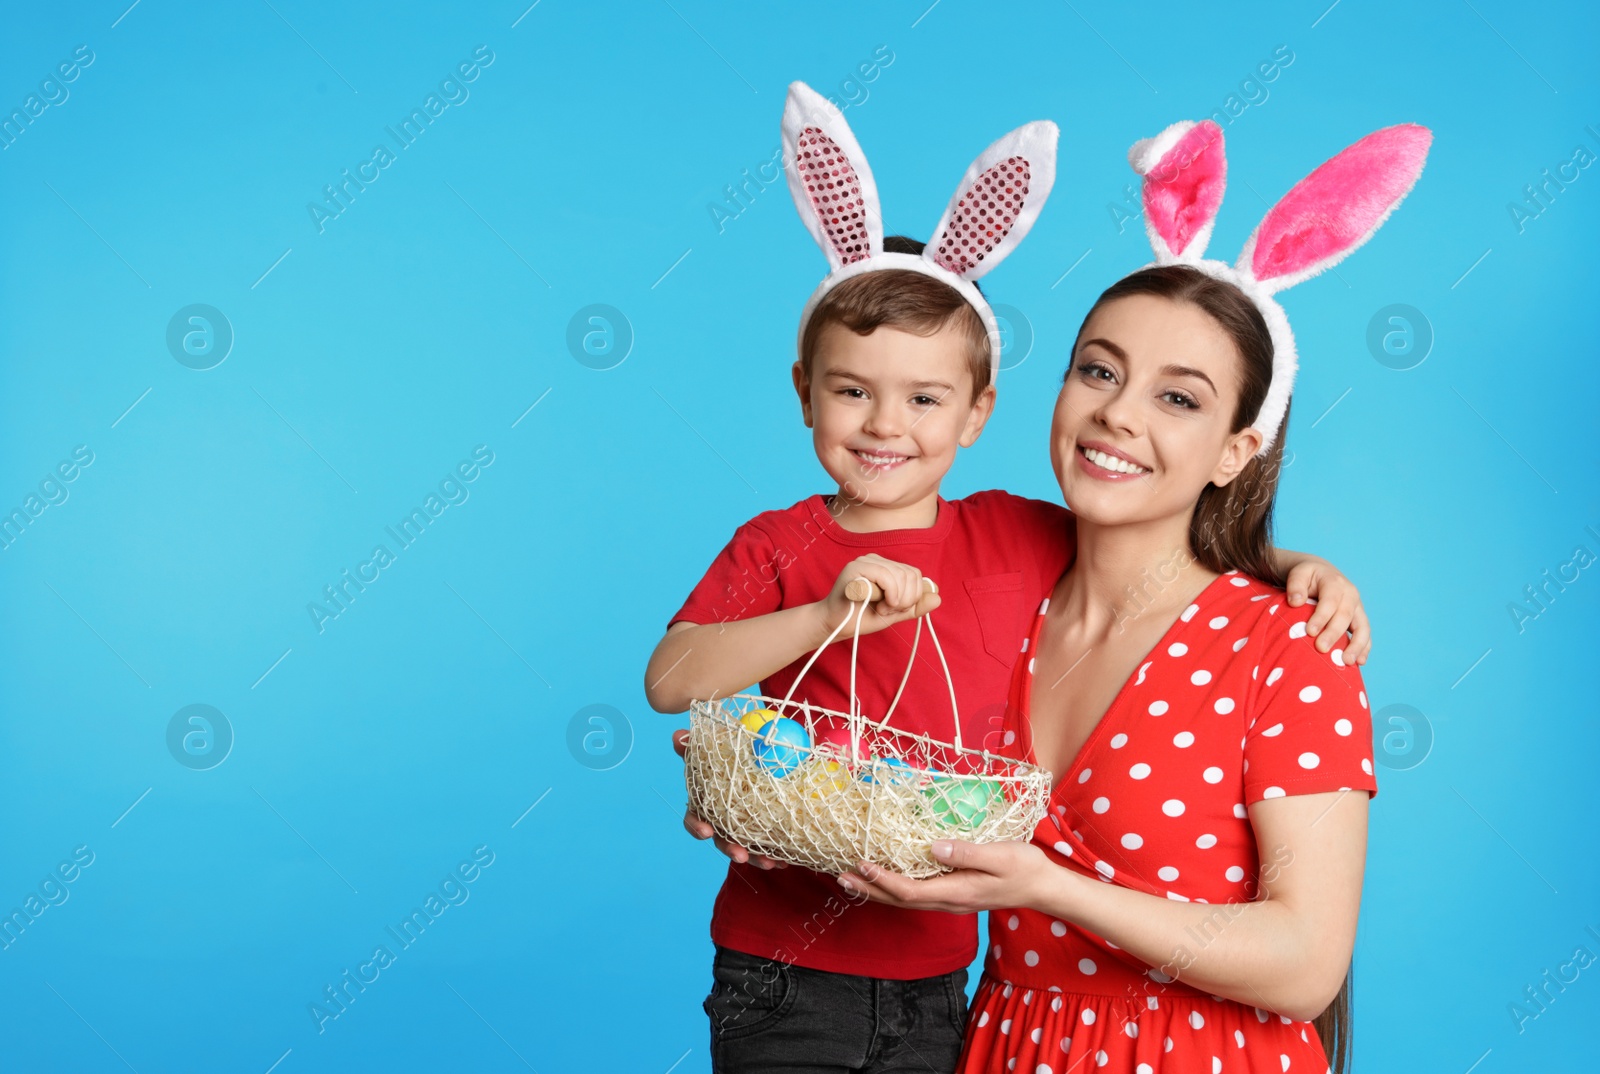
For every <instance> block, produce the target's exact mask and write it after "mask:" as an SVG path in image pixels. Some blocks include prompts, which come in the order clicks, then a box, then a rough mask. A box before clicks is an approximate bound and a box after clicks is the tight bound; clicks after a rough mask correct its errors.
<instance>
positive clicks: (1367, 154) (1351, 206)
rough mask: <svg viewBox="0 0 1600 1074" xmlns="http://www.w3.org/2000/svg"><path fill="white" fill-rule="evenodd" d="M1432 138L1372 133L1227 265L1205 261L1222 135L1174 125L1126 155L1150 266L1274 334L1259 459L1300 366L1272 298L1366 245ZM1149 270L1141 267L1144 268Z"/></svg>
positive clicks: (1286, 201) (1322, 171) (1273, 216)
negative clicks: (1207, 283) (1228, 294)
mask: <svg viewBox="0 0 1600 1074" xmlns="http://www.w3.org/2000/svg"><path fill="white" fill-rule="evenodd" d="M1432 141H1433V133H1432V132H1431V131H1429V130H1428V129H1427V128H1426V127H1419V126H1417V125H1416V124H1414V123H1403V124H1400V125H1399V126H1395V127H1385V128H1383V129H1382V130H1377V131H1373V132H1372V133H1371V134H1369V135H1367V136H1366V137H1365V138H1362V139H1361V140H1360V141H1358V142H1356V143H1355V144H1354V145H1351V146H1349V147H1348V148H1346V149H1345V150H1344V151H1342V152H1341V153H1339V154H1338V155H1337V156H1335V157H1334V158H1333V159H1332V160H1329V161H1327V162H1326V163H1324V164H1323V165H1322V166H1321V167H1319V168H1317V170H1316V171H1314V172H1312V173H1311V174H1310V175H1308V176H1306V177H1305V178H1304V179H1302V180H1300V182H1299V183H1297V184H1295V186H1294V188H1293V189H1292V190H1290V191H1289V193H1287V194H1285V195H1284V196H1283V198H1282V200H1280V201H1279V202H1278V203H1277V204H1276V205H1274V206H1273V207H1272V208H1271V209H1269V210H1268V211H1267V215H1266V216H1264V217H1262V219H1261V223H1259V224H1257V225H1256V229H1255V231H1253V232H1252V233H1251V234H1250V238H1249V239H1248V240H1246V242H1245V244H1244V249H1243V250H1241V251H1240V252H1239V260H1238V261H1237V262H1235V263H1234V264H1233V265H1228V264H1225V263H1224V262H1221V261H1209V260H1204V259H1203V258H1202V255H1203V254H1204V253H1205V249H1206V243H1207V242H1208V241H1210V239H1211V227H1212V224H1213V223H1214V222H1215V221H1216V216H1217V209H1218V208H1219V207H1220V206H1221V205H1222V190H1223V186H1224V185H1225V184H1226V181H1227V172H1228V163H1227V159H1226V158H1225V157H1224V156H1223V150H1222V128H1220V127H1218V126H1217V124H1216V123H1214V122H1212V121H1211V120H1209V119H1207V120H1202V121H1201V122H1199V123H1193V122H1190V121H1188V120H1185V121H1183V122H1180V123H1174V124H1173V125H1172V126H1170V127H1168V128H1167V129H1166V130H1164V131H1162V132H1161V133H1160V134H1158V135H1156V136H1155V137H1154V138H1146V139H1145V140H1144V141H1142V142H1138V143H1136V144H1135V145H1134V147H1133V148H1132V149H1130V150H1129V151H1128V163H1129V164H1131V165H1133V170H1134V171H1136V172H1138V173H1139V174H1140V175H1142V176H1144V226H1145V231H1146V233H1147V234H1148V235H1149V236H1150V246H1151V248H1152V249H1153V250H1154V251H1155V255H1156V259H1155V261H1154V262H1152V265H1188V266H1190V267H1192V268H1195V269H1198V270H1200V271H1201V272H1204V273H1205V274H1206V275H1208V276H1213V277H1215V278H1216V279H1219V280H1225V281H1227V282H1228V283H1231V284H1233V285H1234V286H1235V287H1237V288H1239V290H1241V291H1243V292H1244V293H1245V295H1246V296H1247V297H1249V298H1250V300H1251V301H1252V302H1254V303H1255V304H1256V307H1257V308H1258V309H1259V310H1260V311H1261V316H1262V317H1263V318H1264V319H1265V320H1266V322H1267V329H1268V330H1269V331H1270V332H1271V334H1272V350H1273V358H1272V384H1271V386H1270V387H1269V388H1268V389H1267V397H1266V398H1265V399H1264V400H1262V403H1261V412H1260V413H1259V414H1257V415H1256V419H1255V421H1253V422H1251V425H1252V426H1253V427H1254V428H1256V429H1257V430H1259V431H1260V433H1261V435H1262V437H1263V441H1262V444H1261V450H1260V451H1259V452H1257V454H1258V455H1265V454H1266V452H1267V449H1268V448H1270V447H1271V446H1272V443H1273V441H1274V440H1276V439H1277V436H1278V430H1279V429H1280V428H1281V427H1282V425H1283V416H1284V414H1285V413H1286V412H1287V411H1288V409H1289V395H1290V393H1291V392H1292V391H1293V390H1294V374H1295V369H1296V367H1297V365H1298V361H1297V359H1296V355H1295V347H1294V333H1293V332H1291V331H1290V330H1289V318H1288V317H1287V316H1286V315H1285V314H1284V312H1283V307H1282V306H1280V305H1278V302H1277V300H1276V299H1275V298H1273V297H1272V296H1273V295H1274V294H1276V293H1277V292H1279V291H1282V290H1283V289H1284V288H1287V287H1293V286H1294V285H1295V284H1297V283H1300V282H1302V281H1304V280H1308V279H1310V278H1311V277H1313V276H1315V275H1317V273H1319V272H1321V271H1322V270H1323V269H1326V268H1332V267H1333V266H1334V265H1337V264H1338V263H1339V262H1340V261H1343V260H1344V259H1345V258H1346V257H1348V256H1350V254H1351V253H1352V252H1354V251H1355V250H1356V248H1357V247H1359V246H1360V245H1361V244H1362V243H1364V242H1366V241H1367V240H1368V239H1370V238H1372V235H1373V233H1374V232H1375V231H1377V230H1378V228H1379V227H1380V226H1382V224H1383V222H1384V221H1385V220H1387V219H1388V218H1389V214H1390V213H1391V212H1393V211H1394V210H1395V208H1396V206H1398V205H1399V204H1400V201H1401V199H1403V198H1404V197H1405V196H1406V194H1408V193H1409V192H1410V191H1411V187H1412V186H1413V185H1414V184H1415V183H1416V181H1417V178H1418V176H1420V175H1421V174H1422V165H1423V162H1424V161H1426V160H1427V157H1428V146H1429V144H1430V143H1431V142H1432ZM1152 265H1146V266H1145V268H1150V267H1152Z"/></svg>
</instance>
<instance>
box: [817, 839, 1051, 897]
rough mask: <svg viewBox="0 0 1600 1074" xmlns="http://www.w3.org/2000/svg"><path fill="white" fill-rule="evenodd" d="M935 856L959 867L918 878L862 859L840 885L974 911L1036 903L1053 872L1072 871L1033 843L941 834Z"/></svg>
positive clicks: (873, 894)
mask: <svg viewBox="0 0 1600 1074" xmlns="http://www.w3.org/2000/svg"><path fill="white" fill-rule="evenodd" d="M933 856H934V857H936V858H938V859H939V860H940V861H942V862H944V863H945V864H947V865H953V866H955V872H953V873H944V874H942V875H940V876H930V877H928V878H927V879H926V880H912V879H911V878H910V877H907V876H905V875H904V874H901V873H897V872H893V871H892V870H889V869H885V868H883V867H881V866H878V865H874V864H872V863H871V862H862V863H861V864H860V865H859V866H857V868H856V869H855V870H854V871H852V872H847V873H841V874H839V886H840V887H842V888H844V889H845V890H846V891H850V892H855V891H859V892H862V893H863V894H865V895H866V896H867V897H868V898H869V899H871V900H872V901H874V902H881V903H887V904H889V905H890V906H903V907H906V908H907V909H911V910H943V911H944V912H945V913H947V914H973V913H977V912H978V911H980V910H1003V909H1009V908H1010V907H1013V906H1032V905H1033V904H1034V903H1035V902H1036V901H1037V899H1036V893H1037V892H1038V891H1039V890H1040V888H1041V887H1042V886H1044V885H1046V884H1048V882H1049V881H1050V880H1051V879H1054V877H1053V875H1052V874H1061V875H1062V876H1065V875H1067V874H1068V870H1065V869H1061V868H1060V867H1058V866H1056V865H1055V864H1054V863H1052V862H1051V861H1050V859H1049V857H1047V856H1046V855H1045V852H1044V851H1043V850H1040V849H1039V848H1038V847H1036V846H1034V845H1033V844H1032V843H1022V842H1009V843H984V844H978V843H967V842H963V841H961V840H958V839H949V840H946V839H940V840H936V841H935V842H934V844H933Z"/></svg>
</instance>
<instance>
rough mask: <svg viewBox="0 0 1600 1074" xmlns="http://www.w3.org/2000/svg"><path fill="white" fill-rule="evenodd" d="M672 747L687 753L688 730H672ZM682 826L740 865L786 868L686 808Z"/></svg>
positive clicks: (680, 755) (786, 863) (779, 862)
mask: <svg viewBox="0 0 1600 1074" xmlns="http://www.w3.org/2000/svg"><path fill="white" fill-rule="evenodd" d="M672 748H673V749H674V750H676V751H677V753H678V756H679V757H682V756H683V755H684V754H686V753H688V752H689V732H688V731H684V730H678V731H674V732H672ZM683 828H684V831H686V832H688V833H689V834H690V835H692V836H694V837H695V838H696V839H709V840H711V845H712V846H714V847H716V848H717V849H718V850H720V851H722V852H723V853H724V854H726V855H727V856H728V859H729V860H730V861H736V862H738V863H739V864H740V865H744V864H746V863H748V864H750V865H754V866H755V867H756V868H757V869H787V868H788V867H789V863H788V862H786V861H778V860H776V859H774V858H769V857H767V856H766V855H765V854H752V853H750V851H749V850H748V849H747V848H745V847H742V846H740V845H739V844H738V843H733V842H729V841H728V840H726V839H724V838H722V836H720V835H718V834H717V833H716V829H714V828H712V827H711V825H710V823H709V822H707V821H704V820H702V819H700V818H699V817H698V816H696V815H695V814H694V812H693V811H692V810H690V809H688V808H685V809H684V811H683Z"/></svg>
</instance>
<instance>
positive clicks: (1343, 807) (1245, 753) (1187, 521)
mask: <svg viewBox="0 0 1600 1074" xmlns="http://www.w3.org/2000/svg"><path fill="white" fill-rule="evenodd" d="M1272 377H1273V339H1272V335H1271V333H1270V331H1269V329H1268V326H1267V324H1266V322H1265V320H1264V318H1263V316H1262V314H1261V312H1260V310H1259V308H1258V307H1257V305H1256V304H1255V303H1254V302H1252V301H1251V299H1249V298H1247V297H1246V296H1245V295H1244V294H1243V293H1242V292H1241V291H1240V290H1239V288H1237V287H1236V286H1234V285H1233V284H1232V283H1229V282H1226V281H1225V280H1222V279H1218V278H1216V276H1215V275H1214V274H1208V273H1205V272H1202V271H1199V270H1198V269H1196V268H1194V267H1192V266H1188V265H1179V264H1168V265H1163V266H1160V267H1155V268H1149V269H1145V270H1142V271H1140V272H1137V273H1135V274H1133V275H1131V276H1129V277H1127V278H1125V279H1123V280H1121V281H1119V282H1118V283H1117V284H1115V285H1113V286H1112V287H1111V288H1110V289H1109V290H1107V291H1106V292H1105V294H1103V295H1102V296H1101V298H1100V299H1099V301H1098V302H1097V303H1096V304H1095V306H1094V308H1093V309H1092V310H1091V311H1090V313H1089V315H1088V317H1087V318H1086V319H1085V321H1084V323H1083V327H1082V328H1081V329H1080V332H1079V336H1078V339H1077V341H1076V342H1075V344H1074V349H1073V355H1072V364H1071V367H1070V369H1069V371H1068V373H1067V376H1066V379H1065V382H1064V384H1063V386H1062V389H1061V393H1060V397H1059V399H1058V401H1057V405H1056V408H1055V415H1054V419H1053V425H1052V441H1051V456H1052V459H1053V461H1054V465H1055V469H1056V474H1057V477H1058V478H1059V480H1060V483H1061V491H1062V494H1063V495H1064V497H1065V499H1066V502H1067V504H1069V505H1070V506H1071V508H1072V510H1073V511H1074V513H1075V514H1076V515H1077V518H1078V523H1077V555H1076V559H1075V560H1074V562H1073V564H1072V566H1071V567H1070V568H1069V569H1068V570H1067V572H1066V574H1064V575H1063V576H1062V578H1061V579H1060V581H1059V582H1058V583H1057V584H1056V586H1055V588H1054V590H1053V591H1052V593H1051V594H1050V596H1049V599H1047V600H1046V601H1045V602H1044V605H1043V606H1042V607H1041V608H1040V611H1039V616H1038V619H1037V621H1036V623H1035V627H1034V631H1033V633H1032V635H1031V636H1030V637H1029V638H1028V639H1027V641H1025V642H1024V643H1023V650H1024V652H1025V653H1027V654H1029V659H1028V660H1027V661H1026V662H1023V661H1019V662H1018V664H1017V672H1016V677H1015V679H1014V680H1013V685H1012V697H1011V704H1010V705H1009V706H1008V716H1007V718H1008V720H1009V721H1010V729H1011V730H1013V731H1015V732H1016V733H1017V735H1018V736H1019V739H1020V741H1019V742H1018V743H1017V748H1018V749H1020V750H1022V751H1024V753H1025V755H1027V756H1028V757H1029V758H1030V759H1033V760H1035V761H1036V762H1037V763H1038V764H1040V765H1042V766H1043V767H1045V768H1047V769H1049V770H1050V771H1051V772H1053V773H1055V775H1056V785H1055V788H1054V791H1053V794H1052V798H1051V803H1050V808H1049V811H1048V814H1047V815H1046V817H1045V819H1044V820H1043V821H1042V822H1041V823H1040V824H1039V826H1038V828H1037V829H1036V831H1035V833H1034V838H1033V841H1032V842H1031V843H998V844H989V845H983V846H979V845H975V844H969V843H962V842H957V841H950V842H941V843H935V844H934V853H935V854H936V855H938V856H940V857H941V858H943V859H944V860H945V861H946V862H948V863H949V864H951V865H953V866H954V867H955V871H953V872H951V873H948V874H945V875H942V876H938V877H934V878H931V879H927V880H921V881H914V880H908V879H906V878H905V877H903V876H899V875H898V874H893V873H889V872H887V871H884V870H881V869H877V868H875V867H872V866H870V865H863V866H862V868H861V869H860V871H858V872H855V873H846V874H844V875H843V876H841V877H840V884H841V885H842V886H843V887H845V888H846V889H847V890H850V891H852V892H856V891H859V892H863V893H865V894H866V895H867V896H869V897H871V898H873V899H876V900H879V901H882V902H886V903H891V904H894V905H899V906H905V907H911V908H917V909H934V910H944V911H947V912H951V913H971V912H974V911H978V910H990V911H992V913H991V915H990V926H989V930H990V939H991V946H990V949H989V952H988V956H987V959H986V965H985V973H984V979H983V981H982V983H981V984H980V986H979V988H978V991H977V995H976V997H975V999H974V1003H973V1007H972V1011H971V1014H970V1018H969V1022H968V1035H967V1040H966V1044H965V1047H964V1050H963V1053H962V1063H961V1069H962V1070H965V1071H999V1070H1011V1069H1015V1070H1025V1071H1028V1072H1030V1074H1033V1072H1036V1071H1037V1072H1061V1071H1066V1070H1100V1069H1102V1068H1104V1069H1109V1070H1116V1071H1138V1072H1141V1074H1148V1072H1150V1071H1153V1070H1182V1071H1205V1070H1210V1071H1230V1070H1272V1071H1280V1072H1281V1071H1316V1072H1317V1074H1321V1072H1322V1071H1324V1070H1326V1069H1328V1067H1329V1065H1330V1064H1329V1054H1328V1053H1331V1052H1336V1051H1339V1050H1340V1049H1338V1048H1336V1047H1335V1044H1334V1039H1335V1035H1334V1034H1331V1033H1330V1034H1329V1035H1328V1036H1327V1037H1326V1038H1325V1039H1319V1031H1318V1030H1319V1027H1314V1026H1313V1025H1312V1024H1311V1022H1312V1020H1313V1019H1318V1018H1319V1016H1322V1015H1323V1013H1324V1011H1329V1012H1330V1014H1329V1017H1326V1018H1323V1019H1322V1021H1323V1022H1327V1021H1330V1020H1331V1021H1334V1022H1338V1021H1340V1019H1339V1018H1338V1012H1339V1011H1340V1010H1341V1009H1342V1004H1343V1001H1344V999H1345V997H1346V996H1347V990H1346V989H1347V982H1346V971H1347V969H1348V967H1349V963H1350V954H1351V949H1352V946H1353V944H1354V939H1355V928H1356V915H1357V910H1358V907H1359V905H1360V898H1361V878H1362V867H1363V859H1364V856H1365V850H1366V831H1367V799H1368V796H1369V794H1372V793H1376V790H1377V784H1376V782H1375V780H1374V778H1373V770H1372V762H1371V725H1370V719H1369V716H1368V710H1367V707H1366V704H1367V703H1366V696H1365V694H1364V693H1363V692H1362V689H1363V688H1362V682H1361V677H1360V674H1359V672H1358V671H1357V670H1356V668H1355V667H1354V662H1353V661H1346V660H1345V659H1344V649H1343V646H1342V645H1341V646H1338V647H1335V648H1333V650H1332V651H1331V652H1330V653H1327V654H1323V653H1320V652H1318V651H1317V648H1316V647H1315V646H1314V645H1313V641H1312V639H1311V638H1309V637H1307V636H1306V629H1305V623H1306V621H1307V620H1308V618H1309V617H1310V614H1311V612H1312V608H1311V607H1309V606H1304V605H1303V606H1301V607H1298V608H1291V607H1290V606H1289V604H1288V603H1287V601H1286V600H1285V598H1284V594H1283V592H1282V589H1281V585H1282V579H1281V578H1280V577H1278V576H1277V575H1276V574H1275V572H1274V570H1273V567H1272V563H1271V560H1270V558H1269V556H1268V555H1267V552H1268V549H1269V548H1270V539H1269V523H1270V518H1271V510H1272V502H1273V497H1274V494H1275V491H1276V483H1277V475H1278V471H1279V467H1280V463H1281V456H1282V437H1281V436H1277V437H1275V438H1274V442H1273V444H1272V446H1271V449H1270V450H1269V451H1267V452H1266V453H1265V454H1264V455H1260V456H1258V455H1257V452H1258V450H1259V449H1260V448H1261V446H1262V444H1263V435H1262V433H1261V431H1260V430H1259V429H1257V428H1256V427H1254V426H1253V425H1252V424H1250V422H1251V419H1252V417H1253V416H1255V415H1257V414H1258V413H1259V412H1260V411H1261V408H1262V403H1263V400H1264V399H1265V398H1266V395H1267V390H1268V387H1269V385H1270V383H1271V381H1272ZM1116 460H1121V461H1116ZM1336 997H1337V999H1338V1002H1335V1000H1336ZM1330 1004H1332V1006H1331V1008H1330ZM1325 1040H1326V1043H1325ZM1336 1058H1337V1057H1336Z"/></svg>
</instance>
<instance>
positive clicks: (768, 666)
mask: <svg viewBox="0 0 1600 1074" xmlns="http://www.w3.org/2000/svg"><path fill="white" fill-rule="evenodd" d="M822 607H823V602H819V603H817V604H802V605H799V606H798V607H794V608H784V609H782V610H780V611H776V612H771V613H769V614H767V615H757V616H754V617H752V618H749V619H734V620H730V621H728V622H724V623H704V624H698V623H688V622H684V621H682V620H680V621H678V622H676V623H673V624H672V625H671V626H670V627H668V628H667V633H666V635H665V636H664V637H663V638H662V639H661V642H660V643H659V644H658V645H657V646H656V651H655V652H654V653H652V654H651V655H650V663H649V664H648V665H646V667H645V669H644V684H645V685H644V696H645V698H646V699H647V700H648V701H649V702H650V707H651V708H653V709H655V710H656V711H657V712H682V711H684V710H685V709H687V708H688V707H689V702H690V701H691V700H694V699H695V698H700V699H706V698H711V697H726V696H727V695H729V694H732V693H736V692H738V691H739V690H742V689H744V688H745V687H747V686H750V685H752V684H754V683H758V682H760V681H761V680H762V679H764V678H766V677H767V676H768V675H771V674H772V673H773V672H774V671H777V670H778V669H779V668H782V667H787V666H788V665H789V664H792V663H793V662H794V661H796V660H798V659H799V658H800V657H802V656H804V655H805V654H806V653H808V652H810V651H811V650H813V649H815V648H816V647H817V646H818V645H821V644H822V640H823V639H824V638H826V637H827V636H828V631H829V630H831V629H832V625H831V624H830V625H824V624H823V620H822V616H821V615H820V614H819V613H820V610H821V608H822Z"/></svg>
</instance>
